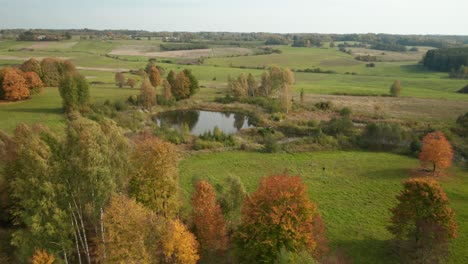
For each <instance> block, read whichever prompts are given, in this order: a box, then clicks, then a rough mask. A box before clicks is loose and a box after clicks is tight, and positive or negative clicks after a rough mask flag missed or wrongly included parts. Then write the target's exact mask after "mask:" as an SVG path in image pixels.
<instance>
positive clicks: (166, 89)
mask: <svg viewBox="0 0 468 264" xmlns="http://www.w3.org/2000/svg"><path fill="white" fill-rule="evenodd" d="M171 90H172V87H171V84H170V83H169V82H168V81H167V80H164V81H163V97H164V100H166V101H169V100H171V99H172V91H171Z"/></svg>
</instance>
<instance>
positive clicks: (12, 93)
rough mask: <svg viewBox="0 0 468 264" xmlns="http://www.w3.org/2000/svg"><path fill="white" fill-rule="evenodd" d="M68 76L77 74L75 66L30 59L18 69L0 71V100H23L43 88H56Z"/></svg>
mask: <svg viewBox="0 0 468 264" xmlns="http://www.w3.org/2000/svg"><path fill="white" fill-rule="evenodd" d="M68 74H77V70H76V68H75V66H74V65H73V64H72V63H71V62H70V61H66V60H59V59H56V58H45V59H43V60H42V61H40V62H39V61H38V60H36V59H34V58H31V59H29V60H27V61H25V62H24V63H23V64H21V66H20V67H19V68H8V67H6V68H2V69H0V99H1V100H7V101H17V100H24V99H28V98H30V97H31V95H34V94H38V93H40V92H42V90H43V87H44V86H46V87H57V86H59V85H60V82H61V81H62V79H63V76H65V75H68Z"/></svg>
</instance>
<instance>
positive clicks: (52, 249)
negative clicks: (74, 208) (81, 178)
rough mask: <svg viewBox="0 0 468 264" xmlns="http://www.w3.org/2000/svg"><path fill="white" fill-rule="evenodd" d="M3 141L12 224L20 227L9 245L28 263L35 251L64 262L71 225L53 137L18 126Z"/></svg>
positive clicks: (33, 129)
mask: <svg viewBox="0 0 468 264" xmlns="http://www.w3.org/2000/svg"><path fill="white" fill-rule="evenodd" d="M46 139H47V140H46ZM7 142H8V144H7V145H6V148H7V149H6V151H7V153H8V155H7V156H6V158H7V159H8V160H7V162H6V163H5V175H6V177H7V181H8V183H9V186H10V188H11V195H12V197H11V198H12V200H13V202H14V206H13V208H14V209H13V216H14V223H15V224H16V225H17V226H18V227H21V228H17V229H16V230H15V232H14V233H13V239H12V241H11V243H12V244H13V245H14V246H15V247H16V248H17V251H16V255H17V257H18V259H19V261H20V262H21V263H26V262H28V260H29V259H30V258H31V256H33V255H34V253H35V251H36V249H38V248H41V249H44V250H46V251H47V252H49V254H53V255H55V256H61V257H62V258H63V259H67V256H68V255H69V253H70V251H71V249H72V248H73V247H72V245H73V240H72V236H71V235H72V226H71V223H70V216H69V215H68V213H67V212H68V210H67V209H68V208H67V206H66V203H65V202H64V201H63V200H61V199H62V198H64V197H65V195H66V193H64V192H61V190H63V189H64V188H65V186H64V185H63V184H62V183H61V178H60V175H61V173H60V170H61V169H60V167H61V166H60V162H59V161H58V160H57V159H56V157H57V156H58V154H59V153H58V152H56V150H55V148H54V146H55V143H53V142H56V137H55V136H54V135H53V134H52V133H51V132H49V131H48V130H46V129H45V128H43V127H40V126H35V127H33V128H30V127H29V126H27V125H23V124H20V125H18V127H17V128H16V129H15V132H14V135H13V137H12V138H11V139H10V140H9V141H7ZM51 143H53V144H51ZM58 146H60V144H58Z"/></svg>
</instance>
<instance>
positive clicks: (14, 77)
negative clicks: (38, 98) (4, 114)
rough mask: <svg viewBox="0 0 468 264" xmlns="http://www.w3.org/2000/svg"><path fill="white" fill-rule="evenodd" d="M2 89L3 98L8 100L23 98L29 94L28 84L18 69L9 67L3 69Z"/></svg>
mask: <svg viewBox="0 0 468 264" xmlns="http://www.w3.org/2000/svg"><path fill="white" fill-rule="evenodd" d="M2 89H3V92H4V98H5V99H6V100H9V101H17V100H23V99H26V98H29V96H30V91H29V88H28V85H27V83H26V80H25V79H24V77H23V76H22V72H21V71H20V70H15V69H11V68H8V69H6V70H5V72H4V76H3V82H2Z"/></svg>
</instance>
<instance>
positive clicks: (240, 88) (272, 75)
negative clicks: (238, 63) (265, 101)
mask: <svg viewBox="0 0 468 264" xmlns="http://www.w3.org/2000/svg"><path fill="white" fill-rule="evenodd" d="M294 82H295V78H294V73H293V72H292V71H291V70H290V69H287V68H285V69H283V68H279V67H271V68H270V69H268V71H265V72H264V73H263V74H262V76H261V80H260V82H258V81H257V80H256V79H255V77H254V76H253V75H252V74H248V75H245V74H240V75H239V76H238V77H237V78H231V77H230V76H229V77H228V89H229V91H230V93H231V94H232V95H233V96H234V98H235V99H236V100H243V99H245V98H249V97H266V98H271V99H277V100H279V101H280V103H281V105H282V108H283V110H284V111H285V112H288V111H289V110H290V109H291V105H292V85H293V84H294Z"/></svg>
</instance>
